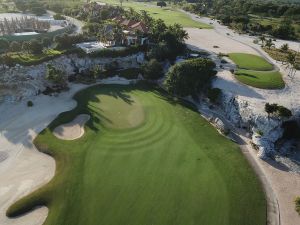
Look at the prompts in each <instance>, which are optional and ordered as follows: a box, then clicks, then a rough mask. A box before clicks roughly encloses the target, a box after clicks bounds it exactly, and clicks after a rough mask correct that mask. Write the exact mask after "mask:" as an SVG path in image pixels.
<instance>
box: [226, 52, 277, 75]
mask: <svg viewBox="0 0 300 225" xmlns="http://www.w3.org/2000/svg"><path fill="white" fill-rule="evenodd" d="M229 58H230V59H231V60H232V61H233V62H234V63H235V64H237V66H238V67H239V68H240V69H246V70H261V71H268V70H272V69H273V65H272V64H270V63H269V62H267V61H266V60H265V59H264V58H262V57H260V56H257V55H252V54H246V53H230V54H229Z"/></svg>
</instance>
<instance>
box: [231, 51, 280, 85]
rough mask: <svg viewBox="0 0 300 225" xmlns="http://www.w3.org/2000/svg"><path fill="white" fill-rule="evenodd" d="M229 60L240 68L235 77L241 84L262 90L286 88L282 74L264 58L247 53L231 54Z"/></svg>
mask: <svg viewBox="0 0 300 225" xmlns="http://www.w3.org/2000/svg"><path fill="white" fill-rule="evenodd" d="M229 58H230V59H231V60H232V61H233V62H234V63H235V64H236V65H237V67H238V70H237V71H236V72H235V77H236V79H237V80H239V81H240V82H242V83H244V84H247V85H250V86H252V87H256V88H262V89H281V88H284V86H285V84H284V81H283V79H282V74H281V73H280V72H278V71H275V70H274V68H273V65H272V64H270V63H269V62H267V61H266V60H265V59H264V58H262V57H260V56H256V55H252V54H245V53H230V54H229Z"/></svg>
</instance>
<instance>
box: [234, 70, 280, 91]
mask: <svg viewBox="0 0 300 225" xmlns="http://www.w3.org/2000/svg"><path fill="white" fill-rule="evenodd" d="M235 77H236V78H237V79H238V80H239V81H240V82H242V83H244V84H247V85H250V86H253V87H256V88H262V89H281V88H284V82H283V80H282V76H281V73H279V72H278V71H255V70H238V71H237V72H236V73H235Z"/></svg>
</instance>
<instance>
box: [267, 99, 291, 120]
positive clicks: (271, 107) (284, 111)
mask: <svg viewBox="0 0 300 225" xmlns="http://www.w3.org/2000/svg"><path fill="white" fill-rule="evenodd" d="M265 111H266V113H268V115H269V116H270V115H273V116H279V117H282V118H290V117H291V116H292V112H291V110H289V109H288V108H286V107H284V106H281V105H277V104H276V103H273V104H270V103H266V104H265Z"/></svg>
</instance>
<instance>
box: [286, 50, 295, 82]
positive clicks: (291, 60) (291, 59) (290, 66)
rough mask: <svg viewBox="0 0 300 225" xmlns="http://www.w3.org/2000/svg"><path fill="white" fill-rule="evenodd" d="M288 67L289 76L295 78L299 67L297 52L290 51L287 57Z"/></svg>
mask: <svg viewBox="0 0 300 225" xmlns="http://www.w3.org/2000/svg"><path fill="white" fill-rule="evenodd" d="M285 63H286V68H287V69H288V70H289V72H288V76H289V77H291V78H294V76H295V74H296V70H297V69H296V67H297V52H296V53H293V52H289V53H288V55H287V57H286V62H285Z"/></svg>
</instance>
